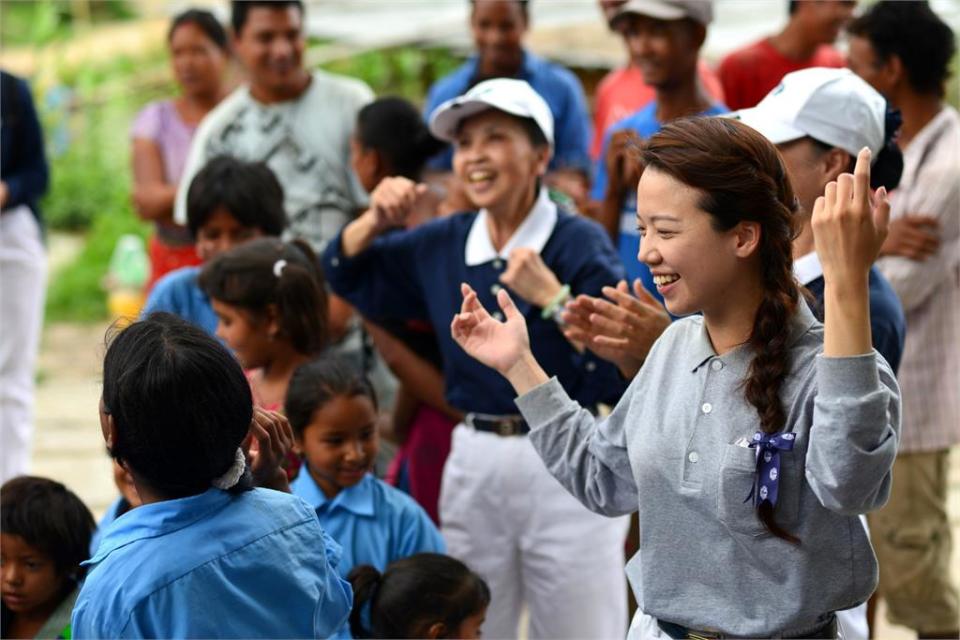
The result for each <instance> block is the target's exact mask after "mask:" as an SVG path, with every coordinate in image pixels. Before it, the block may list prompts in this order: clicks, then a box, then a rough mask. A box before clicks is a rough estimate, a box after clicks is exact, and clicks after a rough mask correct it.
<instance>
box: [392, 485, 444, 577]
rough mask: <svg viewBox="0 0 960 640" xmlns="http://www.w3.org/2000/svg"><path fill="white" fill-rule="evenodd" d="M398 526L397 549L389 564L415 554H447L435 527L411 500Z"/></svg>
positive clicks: (424, 512)
mask: <svg viewBox="0 0 960 640" xmlns="http://www.w3.org/2000/svg"><path fill="white" fill-rule="evenodd" d="M404 497H405V498H406V497H407V496H404ZM398 524H399V527H398V529H399V531H398V533H399V536H398V538H397V548H396V549H394V550H393V553H392V554H391V558H390V562H393V561H394V560H399V559H400V558H407V557H410V556H412V555H415V554H417V553H446V552H447V547H446V544H444V542H443V537H442V536H441V535H440V532H439V531H438V530H437V526H436V525H435V524H433V521H432V520H431V519H430V516H428V515H427V512H426V511H424V510H423V508H422V507H421V506H420V505H419V504H417V503H416V502H414V501H413V500H412V499H410V504H409V505H407V508H406V509H404V510H403V512H402V513H401V517H400V518H399V523H398Z"/></svg>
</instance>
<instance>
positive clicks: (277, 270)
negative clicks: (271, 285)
mask: <svg viewBox="0 0 960 640" xmlns="http://www.w3.org/2000/svg"><path fill="white" fill-rule="evenodd" d="M285 266H287V261H286V260H284V259H283V258H280V259H279V260H277V261H276V262H274V263H273V275H275V276H277V277H278V278H279V277H280V276H281V275H283V268H284V267H285Z"/></svg>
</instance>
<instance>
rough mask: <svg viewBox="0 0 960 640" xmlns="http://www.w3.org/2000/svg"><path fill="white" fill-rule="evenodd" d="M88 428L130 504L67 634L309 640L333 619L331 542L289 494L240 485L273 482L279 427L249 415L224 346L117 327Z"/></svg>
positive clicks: (338, 613)
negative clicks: (114, 467) (124, 480)
mask: <svg viewBox="0 0 960 640" xmlns="http://www.w3.org/2000/svg"><path fill="white" fill-rule="evenodd" d="M100 425H101V428H102V430H103V436H104V440H105V441H106V444H107V448H108V450H109V451H110V455H111V456H112V457H113V458H114V459H116V460H117V461H118V462H119V463H120V464H121V465H122V466H123V467H124V468H125V469H127V470H128V471H129V472H130V475H131V476H132V478H133V482H134V484H135V485H136V489H137V494H138V495H139V497H140V499H141V500H142V504H141V505H140V506H138V507H137V508H136V509H132V510H130V511H128V512H127V513H125V514H124V515H123V516H121V517H120V518H118V519H117V520H116V521H114V522H113V524H112V525H110V526H109V527H108V528H107V530H106V531H105V532H104V533H103V537H102V539H101V541H100V546H99V547H98V549H97V552H96V555H94V557H93V558H92V559H91V560H90V561H89V574H88V575H87V579H86V582H85V583H84V586H83V589H82V590H81V592H80V596H79V597H78V599H77V604H76V607H75V608H74V612H73V633H74V637H76V638H122V637H141V638H144V637H153V638H186V637H194V638H195V637H206V638H213V637H218V638H222V637H242V638H253V637H270V638H304V637H311V638H313V637H328V636H330V635H332V634H333V633H334V632H336V631H337V629H339V628H340V627H341V626H342V625H343V623H344V622H345V620H346V618H347V614H348V612H349V604H350V594H349V593H348V592H347V591H346V588H347V585H346V583H345V582H344V581H342V580H340V578H339V577H338V575H337V572H336V557H337V555H338V554H337V551H336V545H335V543H333V542H332V541H330V540H329V538H328V537H326V534H324V533H323V530H322V529H321V528H320V524H319V523H318V522H317V518H316V515H315V514H314V512H313V510H312V509H310V508H309V507H307V506H306V505H304V504H303V502H302V501H301V500H299V499H297V498H295V497H293V496H290V495H288V494H286V493H283V492H282V491H269V490H264V489H255V488H253V484H254V483H257V484H260V485H264V486H270V487H272V488H277V489H281V490H282V489H285V488H286V478H285V476H284V475H283V473H282V472H281V471H280V465H279V463H280V460H281V459H282V457H283V454H284V452H285V451H286V450H287V449H288V448H289V446H290V445H291V444H292V439H293V434H292V432H291V431H290V426H289V424H288V423H287V422H286V420H285V419H284V418H282V417H280V416H278V415H277V414H272V413H268V412H264V411H261V410H254V409H253V402H252V398H251V396H250V388H249V386H248V385H247V381H246V379H245V378H244V376H243V371H242V370H241V369H240V366H239V365H238V364H237V362H236V360H235V359H234V358H233V356H232V355H231V354H230V352H228V351H227V350H226V349H225V348H224V347H223V345H221V344H220V343H219V342H217V341H216V340H215V339H213V338H212V337H210V336H209V335H207V334H206V333H205V332H204V331H202V330H201V329H199V328H197V327H194V326H193V325H191V324H188V323H187V322H185V321H183V320H181V319H179V318H177V317H176V316H173V315H171V314H168V313H155V314H153V315H151V316H150V317H149V318H147V319H146V320H141V321H139V322H136V323H134V324H132V325H130V326H129V327H128V328H127V329H124V330H123V331H122V332H120V333H119V334H118V335H117V336H116V337H115V338H114V339H113V341H112V342H111V343H110V345H109V346H108V348H107V353H106V356H105V357H104V362H103V397H102V398H101V402H100ZM248 459H249V462H248ZM291 566H296V567H297V570H296V571H290V567H291ZM198 594H202V596H203V597H202V603H201V602H198V599H197V597H198Z"/></svg>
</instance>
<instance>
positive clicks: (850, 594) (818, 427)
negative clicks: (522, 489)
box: [517, 303, 900, 637]
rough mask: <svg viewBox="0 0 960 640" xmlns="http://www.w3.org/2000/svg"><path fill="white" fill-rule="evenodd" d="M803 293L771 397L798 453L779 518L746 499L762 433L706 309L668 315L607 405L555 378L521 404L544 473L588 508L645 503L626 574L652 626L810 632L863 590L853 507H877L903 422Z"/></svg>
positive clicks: (738, 363)
mask: <svg viewBox="0 0 960 640" xmlns="http://www.w3.org/2000/svg"><path fill="white" fill-rule="evenodd" d="M822 351H823V325H821V324H820V323H819V322H817V320H816V319H815V318H814V316H813V314H812V313H811V312H810V310H809V308H807V306H806V304H805V303H801V304H800V309H799V310H798V312H797V313H796V314H795V315H794V317H793V318H792V320H791V326H790V360H791V363H790V373H789V375H788V377H787V379H786V380H785V382H784V384H783V387H782V388H781V392H780V397H781V399H782V401H783V404H784V408H785V409H786V415H787V420H786V430H788V431H792V432H793V433H794V434H795V436H796V439H795V445H794V448H793V450H792V451H785V452H783V453H782V454H781V471H780V496H779V501H778V503H777V507H776V520H777V522H778V523H779V524H780V525H781V526H783V527H784V528H786V529H787V531H790V532H791V533H793V534H794V535H796V536H798V537H799V538H800V540H801V544H800V545H799V546H794V545H791V544H790V543H788V542H786V541H784V540H782V539H779V538H776V537H774V536H772V535H770V534H768V533H766V532H765V530H764V528H763V526H762V525H761V523H760V521H759V520H758V519H757V516H756V512H755V509H754V507H753V504H752V500H746V498H747V496H748V495H749V494H750V490H751V488H752V486H753V478H754V470H755V467H756V463H755V460H756V457H755V450H754V449H750V448H748V447H747V446H746V444H747V442H749V440H750V439H751V438H752V437H753V435H754V434H755V433H756V432H757V431H758V429H759V425H760V421H759V417H758V415H757V411H756V409H755V408H754V407H753V406H752V405H750V404H749V403H748V402H747V401H746V399H745V397H744V393H743V387H742V382H743V381H744V379H745V378H746V377H747V370H748V367H749V364H750V359H751V354H750V351H749V349H748V347H746V346H743V347H738V348H737V349H734V350H732V351H730V352H728V353H725V354H724V355H722V356H718V355H717V354H716V352H715V351H714V350H713V347H712V345H711V342H710V339H709V337H708V335H707V332H706V328H705V327H704V325H703V319H702V318H701V317H699V316H695V317H688V318H685V319H683V320H680V321H677V322H675V323H673V325H671V326H670V327H669V328H668V329H667V331H666V332H665V333H664V334H663V336H661V338H660V339H659V340H658V341H657V342H656V344H655V345H654V347H653V349H652V350H651V351H650V354H649V356H648V358H647V360H646V362H645V364H644V366H643V368H642V369H641V370H640V372H639V373H638V374H637V376H636V378H635V379H634V380H633V382H632V384H631V385H630V387H629V389H628V390H627V392H626V393H625V394H624V396H623V398H622V399H621V400H620V403H619V404H618V405H617V407H616V408H615V409H614V411H613V412H612V413H611V414H610V416H609V417H607V418H606V419H604V420H601V421H597V419H596V418H595V417H594V416H592V415H591V414H590V413H589V412H587V411H585V410H584V409H582V408H580V407H579V405H577V404H576V403H575V402H573V401H572V400H570V399H569V398H568V396H567V394H566V393H565V392H564V390H563V389H562V387H561V386H560V385H559V383H558V382H557V381H556V380H555V379H552V380H550V381H549V382H547V383H545V384H543V385H541V386H539V387H537V388H535V389H533V390H531V391H529V392H528V393H527V394H525V395H523V396H521V397H520V398H518V399H517V405H518V407H519V408H520V411H521V412H522V413H523V416H524V417H525V418H526V420H527V421H528V423H529V424H530V426H531V428H532V432H531V434H530V439H531V441H532V442H533V445H534V447H535V448H536V449H537V451H538V452H539V454H540V456H541V457H542V458H543V460H544V462H545V464H546V466H547V468H548V469H549V470H550V472H551V473H552V474H553V475H554V476H555V477H556V478H557V479H558V480H559V481H560V483H561V484H563V486H564V487H566V489H567V490H568V491H569V492H570V493H571V494H573V495H574V496H575V497H576V498H577V499H579V500H580V501H581V502H582V503H583V504H584V505H586V506H587V508H589V509H591V510H593V511H595V512H597V513H602V514H606V515H610V516H616V515H622V514H627V513H631V512H633V511H637V510H639V517H640V551H639V552H638V553H637V555H636V556H635V557H634V559H633V560H631V562H630V563H629V564H628V565H627V577H628V578H629V580H630V583H631V586H632V587H633V590H634V592H635V594H636V596H637V602H638V604H639V606H640V608H641V609H642V610H643V611H644V612H646V613H648V614H649V615H652V616H654V617H656V618H659V619H661V620H666V621H669V622H673V623H677V624H681V625H684V626H687V627H690V628H693V629H700V630H718V631H722V632H724V633H727V634H731V635H738V636H747V637H771V636H776V635H782V634H787V635H789V634H795V633H802V632H803V631H805V630H809V629H811V628H815V627H816V626H817V625H818V624H819V623H821V622H822V621H823V620H824V619H825V618H826V616H828V615H829V612H832V611H836V610H840V609H847V608H850V607H852V606H854V605H856V604H859V603H861V602H863V601H864V600H866V599H867V598H868V597H869V595H870V594H871V593H872V591H873V589H874V587H875V585H876V581H877V562H876V559H875V557H874V555H873V550H872V548H871V547H870V542H869V540H868V539H867V536H866V534H865V532H864V528H863V525H862V524H861V523H860V520H859V519H858V518H857V515H858V514H861V513H866V512H867V511H870V510H873V509H876V508H878V507H880V506H881V505H883V503H884V502H885V501H886V500H887V497H888V495H889V492H890V482H891V467H892V465H893V460H894V457H895V456H896V450H897V441H898V437H899V430H900V394H899V389H898V387H897V383H896V380H895V378H894V376H893V373H892V372H891V371H890V368H889V366H888V365H887V363H886V362H885V361H884V360H883V358H882V357H880V356H879V354H877V353H876V352H873V353H871V354H867V355H863V356H854V357H844V358H825V357H823V356H822V355H820V354H821V353H822Z"/></svg>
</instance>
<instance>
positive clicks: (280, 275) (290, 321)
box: [197, 238, 329, 355]
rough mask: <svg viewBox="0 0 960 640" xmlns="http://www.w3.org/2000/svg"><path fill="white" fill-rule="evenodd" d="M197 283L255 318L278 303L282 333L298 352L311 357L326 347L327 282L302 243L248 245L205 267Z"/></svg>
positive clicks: (257, 242)
mask: <svg viewBox="0 0 960 640" xmlns="http://www.w3.org/2000/svg"><path fill="white" fill-rule="evenodd" d="M280 261H283V264H281V263H280ZM278 265H279V266H278ZM197 283H198V284H199V285H200V288H201V289H202V290H203V292H204V293H206V294H207V295H208V296H209V297H210V298H213V299H215V300H218V301H220V302H223V303H225V304H230V305H234V306H237V307H240V308H242V309H245V310H246V311H248V312H250V313H252V314H254V315H255V316H260V315H261V314H263V313H264V312H265V311H266V309H267V307H268V306H269V305H276V307H277V314H278V316H279V320H278V324H279V325H280V333H281V335H282V336H283V337H285V338H287V339H288V340H290V343H291V344H292V345H293V347H294V349H296V350H297V351H298V352H299V353H302V354H305V355H313V354H315V353H318V352H319V351H320V350H322V349H323V347H325V346H326V344H327V341H328V326H329V325H328V320H327V318H328V311H327V301H328V296H327V288H326V279H325V278H324V276H323V271H322V270H321V269H320V265H319V261H318V260H317V256H316V255H315V254H314V253H313V250H312V249H311V248H310V245H308V244H307V243H306V242H304V241H302V240H293V241H292V242H282V241H281V240H280V239H278V238H257V239H254V240H251V241H250V242H245V243H243V244H241V245H239V246H237V247H234V248H233V249H231V250H229V251H227V252H225V253H221V254H220V255H218V256H217V257H215V258H214V259H213V260H211V261H210V262H208V263H206V264H205V265H204V267H203V270H202V271H201V272H200V276H199V278H198V279H197Z"/></svg>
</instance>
